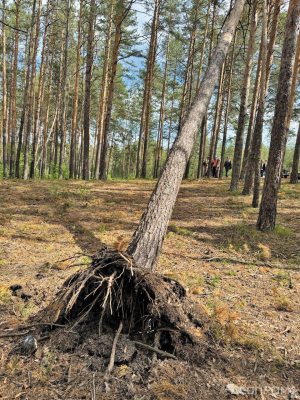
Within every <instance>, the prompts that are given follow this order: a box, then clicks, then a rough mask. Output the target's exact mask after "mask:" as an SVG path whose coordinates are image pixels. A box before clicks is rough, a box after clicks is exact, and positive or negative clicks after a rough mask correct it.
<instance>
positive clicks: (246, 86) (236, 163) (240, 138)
mask: <svg viewBox="0 0 300 400" xmlns="http://www.w3.org/2000/svg"><path fill="white" fill-rule="evenodd" d="M257 6H258V2H257V1H256V0H255V1H254V2H253V5H252V17H251V28H250V36H249V42H248V51H247V58H246V68H245V73H244V82H243V88H242V93H241V104H240V113H239V119H238V127H237V131H236V139H235V147H234V156H233V166H232V176H231V183H230V190H237V189H238V187H239V177H240V171H241V163H242V154H243V142H244V130H245V125H246V115H247V107H248V98H249V92H250V80H251V72H252V63H253V54H254V46H255V31H256V26H257V21H258V7H257Z"/></svg>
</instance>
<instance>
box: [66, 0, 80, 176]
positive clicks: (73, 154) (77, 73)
mask: <svg viewBox="0 0 300 400" xmlns="http://www.w3.org/2000/svg"><path fill="white" fill-rule="evenodd" d="M82 8H83V0H80V8H79V19H78V32H77V34H78V39H77V48H76V71H75V89H74V102H73V115H72V131H71V139H70V140H71V143H70V167H69V169H70V170H69V178H70V179H74V178H75V160H76V127H77V113H78V93H79V76H80V71H79V69H80V54H81V24H82Z"/></svg>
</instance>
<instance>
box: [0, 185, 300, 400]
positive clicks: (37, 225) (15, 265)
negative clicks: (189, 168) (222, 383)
mask: <svg viewBox="0 0 300 400" xmlns="http://www.w3.org/2000/svg"><path fill="white" fill-rule="evenodd" d="M228 185H229V182H228V180H225V179H224V180H223V181H222V182H219V181H217V180H211V181H207V180H204V181H200V182H198V181H190V182H184V183H183V185H182V187H181V190H180V193H179V196H178V201H177V202H176V206H175V210H174V213H173V216H172V224H171V226H170V227H169V232H168V234H167V236H166V239H165V241H164V246H163V252H162V254H161V256H160V258H159V265H158V271H161V272H162V273H163V274H164V275H167V276H169V277H170V278H172V279H177V280H179V281H180V283H181V284H182V285H183V286H184V287H185V288H186V289H187V291H188V296H189V298H190V300H191V301H193V302H195V303H196V304H197V305H198V306H200V307H201V309H202V310H203V312H202V314H201V315H199V319H201V318H202V319H203V320H204V326H203V327H201V329H200V328H199V332H198V334H199V336H201V335H202V336H201V337H203V338H208V340H209V341H210V340H211V341H212V342H213V343H220V344H222V345H223V346H226V347H225V348H226V349H228V351H229V352H230V354H232V356H233V357H235V355H240V354H241V352H249V353H250V354H251V356H249V357H250V361H249V363H250V364H251V362H252V361H251V360H252V359H251V357H252V356H253V354H256V353H257V352H258V351H261V349H263V350H264V354H266V356H265V359H262V364H263V361H264V364H265V365H268V361H266V360H268V359H271V358H272V357H271V356H270V355H268V356H267V352H268V349H269V348H271V349H274V348H284V349H286V350H287V352H288V355H289V362H294V363H295V365H297V363H298V364H299V354H298V353H297V348H298V346H299V345H298V343H299V340H300V315H299V309H300V307H299V306H300V304H299V291H300V269H299V265H300V251H299V249H300V229H299V221H300V188H299V187H298V186H295V187H293V189H292V190H291V189H290V186H289V185H288V184H285V183H284V184H283V187H282V191H281V193H282V195H281V196H279V201H278V226H277V227H276V229H275V231H274V232H273V233H270V234H262V233H260V232H258V231H257V230H256V227H255V223H256V219H257V212H258V210H257V209H255V210H254V209H252V208H251V198H249V197H244V196H241V194H240V191H238V192H235V193H233V194H232V193H230V192H228V190H227V189H228ZM153 187H154V182H151V181H134V182H116V181H114V182H105V183H103V182H88V183H85V184H83V183H82V182H76V181H74V182H68V181H67V182H58V181H53V182H51V181H43V182H39V181H37V182H31V181H29V182H18V181H5V182H3V183H2V186H1V188H0V209H1V213H0V321H7V323H5V324H3V325H0V330H1V331H2V332H3V331H4V329H5V328H7V327H13V326H15V325H16V324H18V323H20V322H22V323H23V322H24V321H25V320H26V319H27V318H28V317H29V316H31V315H33V314H35V313H36V312H38V311H39V310H40V309H42V308H44V307H45V306H47V305H48V304H49V302H50V301H51V300H52V299H53V298H54V296H55V295H56V293H57V292H58V291H59V289H60V287H61V285H62V283H63V282H64V281H65V279H66V278H67V277H68V276H70V275H71V274H73V273H74V272H75V271H77V270H79V269H82V268H85V265H86V264H87V263H88V261H89V258H88V255H89V254H92V253H94V252H96V251H97V250H98V249H99V247H100V246H101V243H103V242H105V243H107V244H110V245H112V246H113V247H114V248H116V249H120V250H124V249H125V248H126V246H127V244H128V241H129V240H130V237H131V235H132V233H133V231H134V229H135V227H136V226H137V224H138V222H139V220H140V217H141V215H142V213H143V211H144V208H145V206H146V204H147V200H148V198H149V196H150V194H151V191H152V189H153ZM75 253H81V254H80V256H79V259H77V260H74V259H69V258H71V257H72V256H74V254H75ZM67 259H69V260H67ZM231 259H234V260H241V261H242V262H241V263H238V262H232V261H231ZM60 260H66V261H64V262H59V261H60ZM74 263H75V264H76V265H75V266H73V264H74ZM79 264H80V265H79ZM283 264H284V265H285V266H288V267H289V268H290V270H288V271H287V270H285V269H282V265H283ZM269 265H273V267H274V266H276V267H277V266H278V268H270V267H269ZM291 283H292V285H291ZM12 284H20V285H21V286H22V288H23V289H22V290H26V291H29V292H30V293H31V295H32V297H31V298H29V299H23V298H21V297H17V296H12V292H11V291H10V290H9V286H10V285H12ZM274 285H275V286H274ZM274 287H275V288H276V290H277V291H276V292H274V289H273V288H274ZM290 318H292V320H293V323H291V322H290ZM289 325H291V326H292V331H291V332H292V333H289V332H288V333H286V334H280V332H283V331H285V329H286V328H287V326H289ZM9 343H12V342H9ZM1 344H3V345H5V346H6V345H7V340H6V341H3V339H2V341H1ZM295 349H296V350H295ZM47 351H50V349H49V348H48V350H47ZM270 351H271V350H270ZM236 352H237V353H236ZM245 354H246V353H245ZM245 354H243V357H246V355H245ZM43 357H44V356H41V360H42V359H43ZM59 357H62V356H61V355H59V354H58V355H55V356H53V357H52V358H51V356H50V357H48V356H47V355H46V356H45V358H44V361H43V362H41V363H36V365H35V364H33V366H34V365H35V366H34V370H33V371H32V376H36V377H37V380H36V382H39V381H41V383H40V384H38V383H35V386H34V390H36V392H35V393H36V394H34V396H35V397H33V395H32V396H31V395H29V397H28V398H32V399H34V400H35V399H38V398H55V396H56V394H51V393H52V386H51V385H50V384H49V383H48V381H49V379H50V378H49V376H51V379H50V380H51V381H53V382H56V381H57V382H58V381H59V379H61V380H62V378H61V375H60V374H62V373H64V374H65V369H66V367H65V366H64V367H62V366H60V367H59V365H60V364H61V365H64V363H66V361H65V359H63V360H61V359H60V361H58V359H59ZM253 357H254V356H253ZM273 358H274V357H273ZM273 358H272V359H273ZM47 360H48V361H47ZM68 360H69V359H68ZM68 362H69V361H68ZM275 364H276V362H275ZM24 365H25V364H24V360H22V359H18V358H14V359H11V360H9V363H8V364H7V363H6V364H4V361H3V360H1V363H0V368H1V369H2V371H5V374H6V375H7V376H8V375H9V376H11V375H14V376H15V375H16V374H21V373H22V370H24ZM293 365H294V364H293ZM121 367H122V366H119V367H118V368H117V369H116V371H115V376H116V377H117V378H118V379H121V380H125V379H127V377H129V376H132V375H133V374H134V373H132V374H131V373H130V366H129V367H128V369H127V368H125V366H123V367H122V368H121ZM245 368H246V367H245ZM247 368H248V367H247ZM253 368H254V367H253V364H251V368H250V367H249V371H250V370H251V373H253ZM265 368H266V367H265ZM233 369H234V368H233ZM62 371H64V372H62ZM178 371H179V367H178ZM178 371H177V372H178ZM186 371H187V367H184V368H183V370H182V372H181V373H182V375H184V374H186ZM247 371H248V370H243V371H242V372H236V376H240V375H245V374H246V375H247V374H248V372H249V371H248V372H247ZM79 372H80V371H78V374H79ZM206 372H207V374H209V372H208V371H206ZM151 373H152V372H151ZM216 373H217V372H216V370H215V369H213V372H212V375H214V374H216ZM224 373H225V372H224ZM264 373H265V371H261V374H262V375H263V374H264ZM2 374H3V372H2ZM87 374H89V375H88V376H89V377H90V376H91V371H89V370H88V371H87ZM170 374H171V375H170ZM172 374H173V373H171V372H169V373H168V376H166V375H165V374H164V373H163V367H162V368H161V369H160V371H159V375H158V376H157V377H156V378H155V379H156V380H155V379H154V378H153V382H152V383H151V389H149V390H150V391H151V393H152V394H151V395H152V397H153V398H161V399H169V398H178V399H184V398H191V399H193V398H197V397H193V396H192V395H189V394H188V393H189V390H190V388H189V387H188V386H187V385H185V384H184V383H182V384H181V385H178V383H177V381H176V379H178V374H177V375H176V374H175V375H172ZM217 374H218V373H217ZM225 374H227V372H226V373H225ZM228 374H230V373H229V372H228ZM249 374H250V372H249ZM274 374H276V371H275V372H274ZM293 374H294V372H292V373H291V374H290V375H289V376H293ZM6 375H4V376H6ZM2 376H3V375H1V377H2ZM185 376H186V375H185ZM228 376H229V375H228ZM128 379H129V378H128ZM143 379H146V378H143ZM269 379H271V380H272V379H273V375H269ZM276 379H277V380H278V379H283V378H282V376H280V377H279V378H278V376H277V375H276ZM276 379H275V375H274V380H275V383H274V385H276V382H277V381H276ZM55 380H56V381H55ZM42 381H43V382H42ZM75 382H76V381H75ZM11 385H12V387H14V389H13V390H12V395H11V397H12V398H14V397H15V396H16V395H18V394H19V393H20V392H21V390H20V387H19V386H17V385H16V386H13V385H14V384H13V383H11ZM39 385H40V386H39ZM41 385H43V386H41ZM72 385H73V383H71V384H68V383H66V386H65V387H64V393H65V394H64V396H66V397H65V398H72V399H73V398H74V399H77V398H81V397H80V396H83V395H87V393H89V394H90V391H91V385H92V384H91V383H90V381H89V384H88V386H87V387H85V386H83V387H79V385H75V386H72ZM203 385H204V386H203V387H202V390H205V388H206V389H207V386H206V383H204V384H203ZM68 386H70V387H69V388H68ZM0 387H2V384H1V383H0ZM67 388H68V390H67ZM59 390H60V389H59ZM103 390H104V389H103ZM207 390H208V389H207ZM41 393H43V394H42V395H41ZM45 393H46V394H45ZM53 393H54V392H53ZM143 395H144V394H142V395H141V396H140V397H138V398H142V397H143ZM218 395H219V391H216V392H212V394H211V397H209V396H210V395H208V394H207V395H205V396H204V397H203V398H207V399H210V398H212V399H213V398H214V399H215V398H218V397H217V396H218ZM43 396H44V397H43ZM101 396H102V395H101ZM103 396H104V397H100V395H99V398H105V399H106V398H107V399H109V398H122V396H123V398H124V394H123V395H122V393H119V394H114V393H112V392H109V393H106V394H105V395H103ZM176 396H177V397H176ZM125 398H126V395H125ZM145 398H148V397H147V396H146V397H145ZM198 398H199V396H198ZM220 398H223V397H221V395H220Z"/></svg>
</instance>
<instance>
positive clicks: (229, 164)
mask: <svg viewBox="0 0 300 400" xmlns="http://www.w3.org/2000/svg"><path fill="white" fill-rule="evenodd" d="M224 168H225V172H226V178H228V172H229V171H230V170H231V168H232V166H231V161H230V159H229V157H227V159H226V161H225V164H224Z"/></svg>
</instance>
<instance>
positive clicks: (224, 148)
mask: <svg viewBox="0 0 300 400" xmlns="http://www.w3.org/2000/svg"><path fill="white" fill-rule="evenodd" d="M236 37H237V32H236V33H235V35H234V40H233V44H232V55H231V61H230V68H229V76H228V90H227V104H226V111H225V121H224V132H223V142H222V151H221V161H220V171H219V179H222V177H223V168H224V162H225V150H226V140H227V126H228V116H229V105H230V97H231V84H232V71H233V60H234V52H235V44H236Z"/></svg>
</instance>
